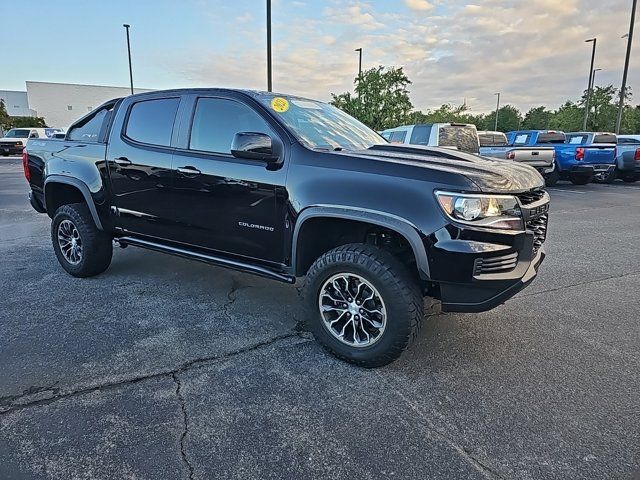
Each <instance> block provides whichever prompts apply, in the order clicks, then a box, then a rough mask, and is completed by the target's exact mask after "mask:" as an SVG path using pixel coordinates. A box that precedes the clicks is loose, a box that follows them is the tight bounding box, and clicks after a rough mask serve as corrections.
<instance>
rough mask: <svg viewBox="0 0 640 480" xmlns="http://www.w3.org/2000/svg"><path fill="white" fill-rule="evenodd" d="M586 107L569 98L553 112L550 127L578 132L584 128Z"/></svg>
mask: <svg viewBox="0 0 640 480" xmlns="http://www.w3.org/2000/svg"><path fill="white" fill-rule="evenodd" d="M583 118H584V108H582V107H580V106H578V105H576V104H575V103H573V102H572V101H570V100H567V101H566V102H565V103H564V105H562V106H561V107H560V108H558V110H556V111H555V112H553V115H552V117H551V121H550V122H549V128H551V129H554V130H562V131H564V132H578V131H580V130H582V120H583Z"/></svg>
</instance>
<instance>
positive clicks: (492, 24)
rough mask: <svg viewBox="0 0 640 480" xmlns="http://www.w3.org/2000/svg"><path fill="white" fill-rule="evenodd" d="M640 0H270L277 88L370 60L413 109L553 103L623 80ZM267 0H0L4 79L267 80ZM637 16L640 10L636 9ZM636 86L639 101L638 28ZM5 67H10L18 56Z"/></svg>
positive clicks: (145, 84) (339, 77)
mask: <svg viewBox="0 0 640 480" xmlns="http://www.w3.org/2000/svg"><path fill="white" fill-rule="evenodd" d="M470 1H474V2H475V3H469V2H470ZM631 2H632V0H520V1H516V0H484V1H481V0H462V1H459V0H342V1H338V0H325V1H319V0H273V1H272V17H273V24H272V25H273V26H272V30H273V69H274V76H273V87H274V90H275V91H278V92H283V93H290V94H296V95H302V96H307V97H311V98H315V99H319V100H324V101H327V100H330V98H331V93H342V92H344V91H347V90H353V81H354V77H355V75H356V74H357V70H358V53H357V52H355V51H354V49H356V48H358V47H362V48H363V68H364V69H367V68H372V67H375V66H378V65H385V66H402V67H404V69H405V72H406V73H407V75H408V77H409V78H410V79H411V81H412V82H413V83H412V85H410V87H409V90H410V96H411V100H412V102H413V104H414V107H415V108H417V109H421V110H425V109H428V108H437V107H438V106H440V105H441V104H443V103H453V104H455V105H458V104H462V103H463V102H464V101H465V100H466V103H467V105H468V106H469V107H470V108H471V110H472V111H473V112H488V111H490V110H491V109H493V108H495V100H496V97H495V95H494V94H495V93H496V92H501V101H502V103H503V104H507V103H508V104H512V105H515V106H516V107H518V108H520V109H521V110H523V111H526V110H528V109H529V108H530V107H533V106H538V105H547V106H549V107H552V108H556V107H557V106H559V105H560V104H561V103H563V102H564V101H566V100H568V99H571V100H576V99H577V98H578V97H579V96H580V95H581V92H582V91H583V90H584V89H585V88H586V86H587V76H588V74H589V61H590V55H591V44H587V43H584V40H585V39H588V38H592V37H597V39H598V44H597V53H596V68H602V69H603V70H602V71H600V72H598V74H597V78H596V83H597V84H600V85H605V84H609V83H612V84H614V85H615V86H617V87H619V86H620V82H621V77H622V68H623V64H624V56H625V49H626V39H622V38H621V37H622V35H624V34H625V33H627V31H628V28H629V18H630V10H631ZM265 3H266V2H265V0H233V1H222V0H181V1H168V0H155V1H151V0H149V1H147V0H136V1H133V0H130V1H123V0H109V1H75V0H57V1H55V2H43V1H36V0H21V1H20V2H15V1H13V2H11V1H9V0H0V18H3V19H6V18H12V17H13V16H14V15H17V18H19V19H21V20H20V21H15V22H14V21H3V23H2V28H1V29H0V45H2V48H3V52H4V55H3V61H2V63H1V64H0V90H25V81H26V80H32V81H50V82H68V83H83V84H98V85H117V86H128V84H129V72H128V63H127V51H126V37H125V31H124V28H123V27H122V24H123V23H129V24H131V49H132V58H133V75H134V83H135V86H136V87H139V88H150V89H162V88H177V87H194V86H198V87H209V86H222V87H237V88H254V89H262V90H264V89H266V40H265V38H266V27H265V24H266V20H265V11H266V9H265ZM639 16H640V14H639ZM637 24H638V21H637V20H636V32H635V38H634V42H633V43H634V45H633V51H632V55H631V66H630V70H629V80H628V84H629V85H631V87H632V88H633V87H636V86H637V87H636V91H637V95H636V97H635V100H634V103H638V102H640V45H639V43H640V42H639V40H638V39H639V38H640V31H638V25H637ZM9 66H10V67H9Z"/></svg>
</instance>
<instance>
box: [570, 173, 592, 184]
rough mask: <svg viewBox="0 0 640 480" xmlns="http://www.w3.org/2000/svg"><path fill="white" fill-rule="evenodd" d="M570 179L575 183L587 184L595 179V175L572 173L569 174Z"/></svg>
mask: <svg viewBox="0 0 640 480" xmlns="http://www.w3.org/2000/svg"><path fill="white" fill-rule="evenodd" d="M569 180H571V183H573V184H574V185H587V184H588V183H591V181H592V180H593V175H584V174H571V175H569Z"/></svg>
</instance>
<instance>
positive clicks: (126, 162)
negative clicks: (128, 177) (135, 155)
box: [113, 157, 131, 167]
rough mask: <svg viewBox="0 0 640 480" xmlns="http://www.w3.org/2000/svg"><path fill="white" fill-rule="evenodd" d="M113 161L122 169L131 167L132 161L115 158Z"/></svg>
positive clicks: (124, 158) (125, 158)
mask: <svg viewBox="0 0 640 480" xmlns="http://www.w3.org/2000/svg"><path fill="white" fill-rule="evenodd" d="M113 161H114V162H115V163H116V165H120V166H121V167H127V166H129V165H131V160H129V159H128V158H127V157H118V158H114V159H113Z"/></svg>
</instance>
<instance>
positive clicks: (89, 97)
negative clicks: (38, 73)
mask: <svg viewBox="0 0 640 480" xmlns="http://www.w3.org/2000/svg"><path fill="white" fill-rule="evenodd" d="M26 83H27V92H26V94H27V98H28V102H29V103H28V107H29V108H30V109H31V110H33V111H35V115H36V116H38V117H43V118H44V120H45V122H46V124H47V125H48V126H49V127H57V128H67V127H68V126H69V125H70V124H71V123H73V122H74V121H76V120H77V119H79V118H80V117H82V116H84V115H85V114H86V113H87V112H90V111H91V110H93V109H94V108H95V107H97V106H98V105H100V104H102V103H104V102H106V101H107V100H111V99H113V98H119V97H126V96H127V95H130V94H131V89H130V88H129V87H108V86H103V85H77V84H72V83H50V82H32V81H27V82H26ZM148 91H150V90H145V89H134V92H135V93H141V92H148Z"/></svg>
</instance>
